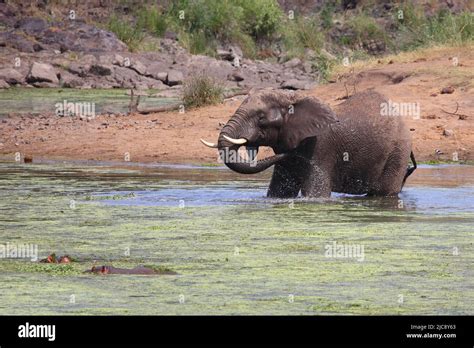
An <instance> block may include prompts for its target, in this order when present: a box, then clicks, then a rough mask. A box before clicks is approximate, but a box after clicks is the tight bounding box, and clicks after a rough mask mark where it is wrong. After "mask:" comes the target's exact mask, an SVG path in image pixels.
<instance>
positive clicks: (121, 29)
mask: <svg viewBox="0 0 474 348" xmlns="http://www.w3.org/2000/svg"><path fill="white" fill-rule="evenodd" d="M107 28H108V30H110V31H111V32H113V33H114V34H115V35H117V37H118V38H119V39H120V40H121V41H123V42H124V43H125V44H126V45H127V46H128V48H129V49H130V50H131V51H136V50H137V49H138V46H139V45H140V43H141V42H142V41H143V39H144V33H143V30H142V28H141V27H138V26H132V25H130V24H129V23H128V22H126V21H123V20H121V19H119V18H118V17H117V16H115V15H113V16H112V17H111V18H110V20H109V22H108V24H107Z"/></svg>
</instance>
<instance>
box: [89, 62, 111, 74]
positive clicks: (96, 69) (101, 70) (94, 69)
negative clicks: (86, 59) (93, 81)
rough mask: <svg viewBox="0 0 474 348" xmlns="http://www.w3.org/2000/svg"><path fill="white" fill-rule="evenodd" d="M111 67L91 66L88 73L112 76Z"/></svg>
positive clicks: (102, 65)
mask: <svg viewBox="0 0 474 348" xmlns="http://www.w3.org/2000/svg"><path fill="white" fill-rule="evenodd" d="M112 69H113V68H112V66H110V65H105V64H93V65H91V67H90V69H89V72H90V73H91V74H94V75H98V76H108V75H111V74H112Z"/></svg>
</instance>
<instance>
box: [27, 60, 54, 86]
mask: <svg viewBox="0 0 474 348" xmlns="http://www.w3.org/2000/svg"><path fill="white" fill-rule="evenodd" d="M27 81H28V82H49V83H52V84H55V85H57V84H59V80H58V77H57V76H56V71H55V70H54V68H53V66H52V65H50V64H45V63H38V62H34V63H33V64H32V65H31V69H30V72H29V73H28V76H27Z"/></svg>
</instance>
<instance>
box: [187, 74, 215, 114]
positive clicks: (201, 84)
mask: <svg viewBox="0 0 474 348" xmlns="http://www.w3.org/2000/svg"><path fill="white" fill-rule="evenodd" d="M223 96H224V88H223V86H222V85H221V84H220V83H218V82H217V81H216V80H215V79H213V78H212V77H209V76H207V75H205V74H199V75H195V76H193V77H191V78H189V79H188V80H186V81H185V82H184V84H183V102H184V105H186V106H188V107H200V106H204V105H212V104H217V103H220V102H221V101H222V100H223Z"/></svg>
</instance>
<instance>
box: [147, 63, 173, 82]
mask: <svg viewBox="0 0 474 348" xmlns="http://www.w3.org/2000/svg"><path fill="white" fill-rule="evenodd" d="M165 70H166V68H165V66H164V64H161V63H152V64H150V65H149V66H148V67H147V70H146V75H147V76H149V77H153V78H154V79H157V80H160V81H163V82H166V80H167V79H168V73H167V72H166V71H165Z"/></svg>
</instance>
